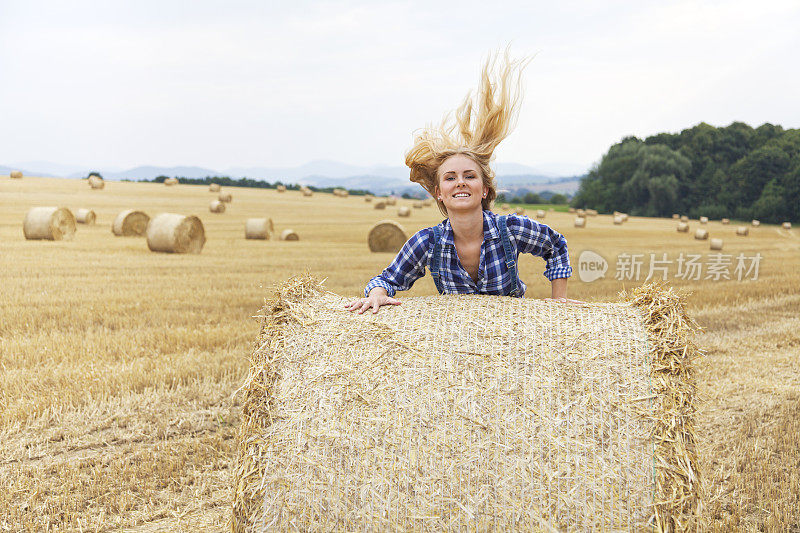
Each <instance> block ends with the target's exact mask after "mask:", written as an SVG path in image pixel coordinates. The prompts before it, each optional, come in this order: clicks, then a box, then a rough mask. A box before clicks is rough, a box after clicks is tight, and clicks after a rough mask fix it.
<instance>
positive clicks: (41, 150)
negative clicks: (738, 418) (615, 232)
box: [0, 1, 800, 168]
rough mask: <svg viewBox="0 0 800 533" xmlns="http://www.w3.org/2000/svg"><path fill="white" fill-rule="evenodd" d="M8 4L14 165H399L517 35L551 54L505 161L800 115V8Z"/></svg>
mask: <svg viewBox="0 0 800 533" xmlns="http://www.w3.org/2000/svg"><path fill="white" fill-rule="evenodd" d="M0 9H3V10H4V11H3V12H0V72H3V80H4V81H3V83H2V85H0V115H2V116H3V118H4V123H6V124H8V123H11V124H14V127H13V128H3V129H2V130H0V146H1V147H2V148H0V164H2V163H6V162H10V161H19V160H26V159H49V160H55V161H60V162H64V163H83V164H87V165H94V166H102V165H119V166H125V165H135V164H144V163H149V164H165V165H166V164H169V165H171V164H197V165H206V166H212V167H217V168H225V167H228V166H249V165H271V166H273V165H274V166H280V165H293V164H301V163H303V162H306V161H309V160H313V159H319V158H329V159H338V160H341V161H344V162H348V163H354V164H389V165H398V164H401V163H402V160H403V152H404V151H405V150H406V149H407V148H408V145H409V143H410V140H411V134H412V131H413V130H414V129H416V128H419V127H422V126H424V125H425V124H426V123H428V122H435V121H438V120H439V119H440V118H441V116H442V114H443V113H444V112H446V111H449V110H451V109H453V108H454V107H456V106H457V105H458V104H459V103H460V101H461V100H462V98H463V97H464V95H465V94H466V92H467V91H468V90H470V89H471V88H473V87H474V85H475V83H476V80H477V74H478V71H479V68H480V63H481V61H482V60H483V59H484V58H485V57H486V55H487V53H488V52H489V50H491V49H497V48H502V47H503V46H505V44H506V43H508V42H510V41H512V42H513V43H512V51H514V52H516V53H517V54H530V53H537V56H536V58H535V59H534V61H533V62H532V63H531V65H530V66H529V68H528V70H527V73H526V83H527V89H526V99H525V103H524V107H523V111H522V115H521V117H520V121H519V126H518V128H517V130H516V131H515V133H514V134H512V136H511V137H510V138H509V139H508V140H507V141H506V142H505V143H504V144H503V145H502V146H501V148H500V149H499V150H498V154H497V155H498V159H500V160H504V161H515V162H519V163H524V164H529V165H533V166H536V165H544V164H549V165H552V164H554V163H558V162H563V163H570V164H572V165H573V166H574V165H575V164H578V165H583V166H588V165H589V164H590V163H591V162H592V161H595V160H597V159H598V158H599V157H600V156H601V155H602V153H603V152H605V150H606V149H607V148H608V146H609V145H610V144H611V143H613V142H616V141H618V140H619V139H621V138H622V137H624V136H626V135H631V134H634V135H640V136H644V135H649V134H652V133H657V132H660V131H676V130H679V129H682V128H685V127H690V126H692V125H694V124H696V123H698V122H700V121H707V122H711V123H714V124H718V125H724V124H727V123H729V122H730V121H733V120H744V121H747V122H749V123H750V124H751V125H754V126H755V125H758V124H760V123H762V122H764V121H772V122H774V123H779V124H782V125H783V126H784V127H798V126H800V111H798V108H797V106H796V105H795V103H794V101H795V95H796V94H797V91H798V88H800V87H798V83H799V81H798V80H800V78H799V77H798V76H800V75H799V74H798V73H797V72H795V70H794V69H792V68H790V67H789V65H790V64H791V63H790V61H791V57H790V56H791V55H793V54H794V52H795V51H796V50H797V49H798V45H799V44H800V42H799V40H800V38H799V37H798V34H797V31H796V28H797V27H798V25H799V24H798V23H800V6H797V4H796V3H794V2H780V1H765V2H760V3H759V4H758V5H757V6H755V7H754V5H753V4H752V3H746V2H695V1H692V2H688V1H687V2H667V3H664V2H644V3H640V4H635V5H634V4H630V3H629V2H624V3H623V2H612V3H603V4H600V3H595V2H567V3H558V4H553V3H549V2H548V3H544V2H541V3H531V2H501V3H500V5H499V6H497V7H492V8H488V7H487V4H486V3H485V2H477V1H469V2H461V3H459V4H458V5H457V6H455V7H454V6H453V4H451V3H430V2H416V1H414V2H412V1H401V2H391V3H377V2H301V3H293V4H289V3H277V2H274V3H273V2H270V3H262V2H224V3H223V2H192V3H188V4H183V3H181V4H178V3H174V4H173V3H163V2H151V1H148V2H114V3H105V2H76V3H70V4H69V5H66V4H61V3H57V2H40V3H23V2H6V3H4V6H3V8H0ZM566 167H567V165H564V168H566Z"/></svg>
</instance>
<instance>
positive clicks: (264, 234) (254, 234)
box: [244, 218, 272, 240]
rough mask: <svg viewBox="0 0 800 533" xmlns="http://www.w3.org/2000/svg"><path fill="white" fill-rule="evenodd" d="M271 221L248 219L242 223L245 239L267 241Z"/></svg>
mask: <svg viewBox="0 0 800 533" xmlns="http://www.w3.org/2000/svg"><path fill="white" fill-rule="evenodd" d="M271 222H272V221H271V220H269V221H268V220H267V219H266V218H248V219H247V220H246V221H245V223H244V238H245V239H260V240H267V239H269V232H270V223H271Z"/></svg>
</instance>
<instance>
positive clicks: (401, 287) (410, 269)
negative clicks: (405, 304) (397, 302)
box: [364, 228, 433, 296]
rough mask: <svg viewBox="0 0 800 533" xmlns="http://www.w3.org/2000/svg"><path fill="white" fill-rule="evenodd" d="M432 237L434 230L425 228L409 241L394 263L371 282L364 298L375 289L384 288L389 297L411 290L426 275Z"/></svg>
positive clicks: (366, 288)
mask: <svg viewBox="0 0 800 533" xmlns="http://www.w3.org/2000/svg"><path fill="white" fill-rule="evenodd" d="M432 235H433V230H432V229H431V228H425V229H423V230H420V231H418V232H417V233H415V234H414V235H413V236H412V237H411V238H410V239H408V241H406V243H405V244H404V245H403V247H402V248H401V249H400V251H399V252H398V253H397V256H395V258H394V260H393V261H392V263H391V264H390V265H389V266H388V267H386V269H385V270H384V271H383V272H381V273H380V274H379V275H377V276H375V277H374V278H372V279H371V280H369V283H367V286H366V287H365V288H364V296H369V291H371V290H372V289H374V288H375V287H383V288H384V289H386V292H387V293H388V294H389V296H394V295H395V293H396V292H397V291H407V290H408V289H410V288H411V286H412V285H413V284H414V282H415V281H417V280H418V279H419V278H421V277H422V276H424V275H425V265H427V263H428V255H429V251H428V248H429V245H430V240H431V238H432Z"/></svg>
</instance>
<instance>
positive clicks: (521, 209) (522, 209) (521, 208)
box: [514, 207, 525, 216]
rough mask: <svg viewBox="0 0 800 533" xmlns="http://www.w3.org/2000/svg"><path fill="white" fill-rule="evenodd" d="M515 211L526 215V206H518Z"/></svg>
mask: <svg viewBox="0 0 800 533" xmlns="http://www.w3.org/2000/svg"><path fill="white" fill-rule="evenodd" d="M514 213H516V214H517V215H519V216H525V208H524V207H518V208H516V209H515V210H514Z"/></svg>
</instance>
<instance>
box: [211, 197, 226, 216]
mask: <svg viewBox="0 0 800 533" xmlns="http://www.w3.org/2000/svg"><path fill="white" fill-rule="evenodd" d="M208 210H209V211H211V212H212V213H224V212H225V202H220V201H219V200H212V201H211V204H210V205H209V206H208Z"/></svg>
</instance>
